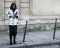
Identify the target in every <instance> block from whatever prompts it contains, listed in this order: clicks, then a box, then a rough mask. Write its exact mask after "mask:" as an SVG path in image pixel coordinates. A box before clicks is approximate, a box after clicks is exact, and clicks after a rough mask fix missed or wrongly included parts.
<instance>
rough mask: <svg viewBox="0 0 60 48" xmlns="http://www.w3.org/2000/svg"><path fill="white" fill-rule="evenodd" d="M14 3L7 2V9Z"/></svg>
mask: <svg viewBox="0 0 60 48" xmlns="http://www.w3.org/2000/svg"><path fill="white" fill-rule="evenodd" d="M12 3H13V2H5V7H10V6H11V4H12Z"/></svg>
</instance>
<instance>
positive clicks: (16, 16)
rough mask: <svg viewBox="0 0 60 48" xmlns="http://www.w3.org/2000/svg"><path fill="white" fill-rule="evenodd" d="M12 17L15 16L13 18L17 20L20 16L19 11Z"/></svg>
mask: <svg viewBox="0 0 60 48" xmlns="http://www.w3.org/2000/svg"><path fill="white" fill-rule="evenodd" d="M14 16H15V18H19V16H20V13H19V10H18V11H17V12H16V14H15V15H14Z"/></svg>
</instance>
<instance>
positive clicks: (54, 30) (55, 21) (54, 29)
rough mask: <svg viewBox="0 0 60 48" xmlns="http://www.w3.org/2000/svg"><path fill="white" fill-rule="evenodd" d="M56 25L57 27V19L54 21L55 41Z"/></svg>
mask: <svg viewBox="0 0 60 48" xmlns="http://www.w3.org/2000/svg"><path fill="white" fill-rule="evenodd" d="M56 25H57V19H56V20H55V25H54V33H53V39H55V32H56Z"/></svg>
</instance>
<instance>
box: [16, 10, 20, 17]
mask: <svg viewBox="0 0 60 48" xmlns="http://www.w3.org/2000/svg"><path fill="white" fill-rule="evenodd" d="M17 16H18V18H19V16H20V12H19V10H18V12H17Z"/></svg>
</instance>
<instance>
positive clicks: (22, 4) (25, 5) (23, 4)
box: [21, 3, 29, 7]
mask: <svg viewBox="0 0 60 48" xmlns="http://www.w3.org/2000/svg"><path fill="white" fill-rule="evenodd" d="M21 7H29V3H21Z"/></svg>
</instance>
